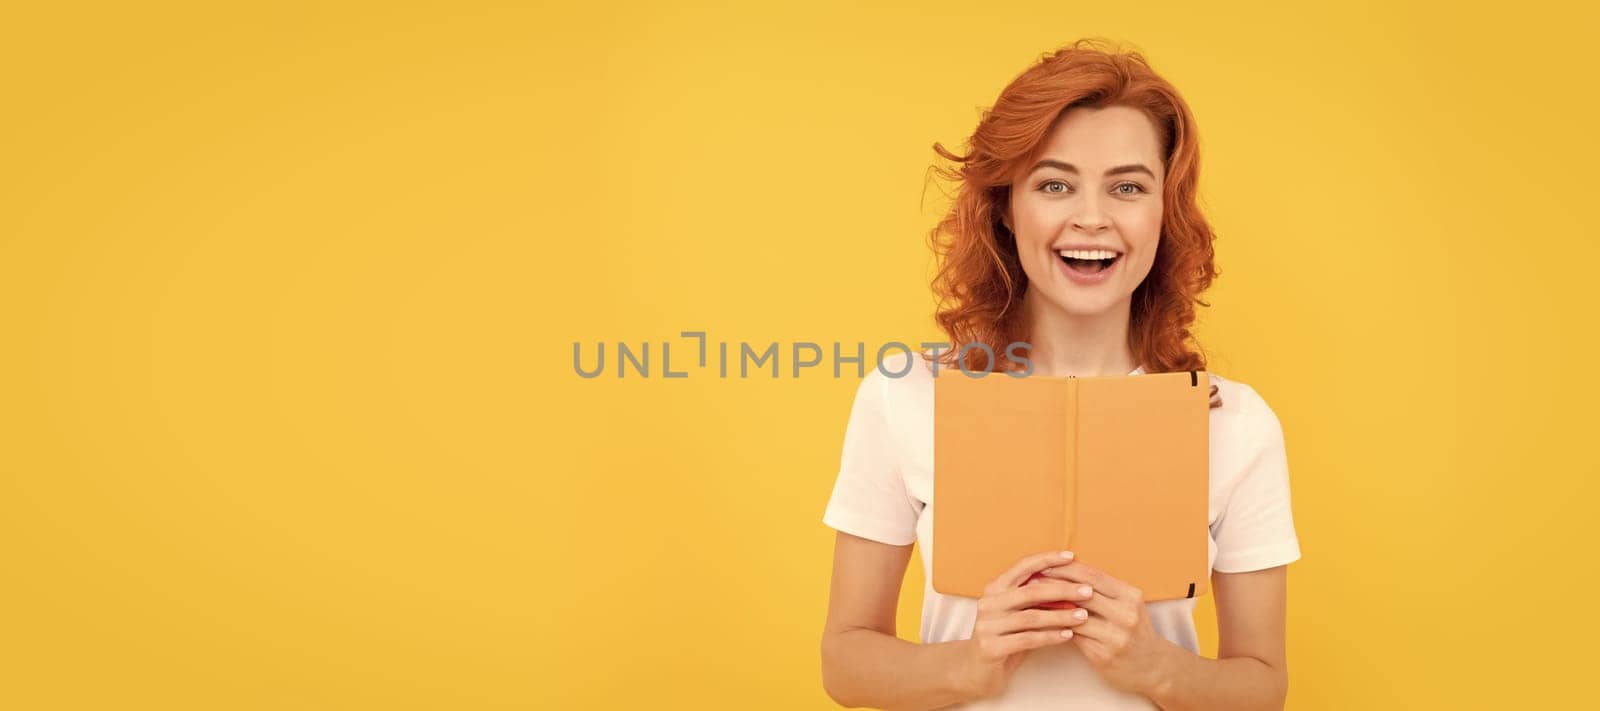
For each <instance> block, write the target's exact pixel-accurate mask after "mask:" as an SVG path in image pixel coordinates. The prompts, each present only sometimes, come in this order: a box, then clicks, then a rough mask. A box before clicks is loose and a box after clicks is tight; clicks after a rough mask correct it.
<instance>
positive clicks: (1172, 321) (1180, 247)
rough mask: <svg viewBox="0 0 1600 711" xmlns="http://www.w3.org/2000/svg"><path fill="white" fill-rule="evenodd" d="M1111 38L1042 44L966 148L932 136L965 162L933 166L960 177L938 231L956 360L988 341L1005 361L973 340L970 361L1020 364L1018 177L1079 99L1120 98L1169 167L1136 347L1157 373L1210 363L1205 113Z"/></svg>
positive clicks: (934, 242) (942, 306)
mask: <svg viewBox="0 0 1600 711" xmlns="http://www.w3.org/2000/svg"><path fill="white" fill-rule="evenodd" d="M1107 44H1108V43H1107V42H1106V41H1105V40H1102V39H1099V38H1086V39H1080V40H1078V41H1076V42H1074V43H1072V44H1070V45H1068V46H1066V47H1062V48H1060V49H1058V50H1056V51H1054V52H1047V53H1045V54H1044V55H1042V56H1041V57H1040V60H1039V61H1038V63H1036V64H1035V65H1033V66H1032V67H1030V68H1028V69H1027V71H1024V72H1023V73H1022V74H1020V75H1018V76H1017V78H1016V79H1013V80H1012V81H1011V83H1010V84H1008V85H1007V86H1006V87H1005V89H1004V90H1003V91H1001V92H1000V97H999V99H998V100H997V101H995V104H994V106H993V107H992V108H990V109H988V110H986V111H984V112H983V117H982V119H981V120H980V121H979V122H978V127H977V129H976V130H974V131H973V134H972V136H971V138H969V139H968V141H967V145H968V148H969V151H968V153H967V154H966V155H954V154H952V153H950V152H949V151H948V150H946V149H945V148H944V146H942V145H940V144H939V143H934V144H933V150H934V152H936V153H938V154H939V155H940V156H943V157H944V158H945V159H947V160H950V161H954V163H955V165H954V166H951V167H944V166H937V165H936V166H935V167H934V168H933V169H932V170H933V171H936V172H937V174H938V175H939V176H941V177H943V178H945V179H946V180H949V181H953V182H956V183H958V184H959V188H958V191H957V193H956V196H955V199H954V202H953V204H952V205H951V206H950V209H949V211H948V212H947V213H946V214H945V216H944V217H943V219H941V220H940V222H939V224H938V225H937V226H936V227H935V228H934V229H933V230H932V231H931V232H930V233H929V235H928V237H929V245H930V247H931V248H932V249H933V251H934V254H935V255H936V256H937V257H938V259H939V270H938V275H937V276H936V277H935V278H934V280H933V284H932V286H933V290H934V294H935V295H936V297H937V302H938V306H937V311H936V315H935V320H937V321H938V323H939V326H940V327H941V328H943V329H944V331H945V333H946V334H948V336H949V338H950V343H951V344H952V346H951V350H949V351H947V352H945V354H944V355H942V356H940V360H941V361H942V362H944V363H945V364H947V365H949V366H950V367H952V368H954V367H956V365H957V360H958V359H959V358H960V351H961V349H962V346H964V345H967V344H978V343H982V344H986V345H988V346H989V348H990V350H991V352H992V353H994V354H995V358H994V362H992V363H985V362H984V361H985V360H988V356H987V354H985V353H983V352H982V351H981V350H980V349H978V348H975V347H974V348H971V349H968V351H967V355H966V360H967V362H966V363H965V367H966V368H967V369H968V370H971V371H983V370H991V371H999V370H1018V369H1020V367H1021V364H1019V363H1015V362H1012V361H1009V360H1007V359H1006V358H1005V352H1006V351H1005V349H1006V346H1007V345H1008V344H1011V343H1014V342H1018V341H1028V340H1029V339H1028V334H1027V333H1025V331H1026V329H1027V323H1026V320H1025V319H1024V318H1023V317H1022V315H1021V314H1020V313H1019V312H1020V311H1022V309H1021V308H1019V307H1020V306H1021V304H1022V295H1023V292H1024V290H1026V289H1027V287H1028V277H1027V275H1026V274H1025V273H1024V272H1023V271H1022V264H1021V262H1020V261H1019V259H1018V256H1017V245H1016V238H1015V236H1014V235H1012V234H1011V232H1010V231H1009V230H1007V229H1006V228H1005V226H1004V225H1003V224H1001V223H1000V215H1001V214H1002V211H1003V210H1004V209H1005V206H1006V204H1007V201H1009V200H1010V191H1011V184H1012V181H1013V178H1014V177H1016V176H1017V175H1018V174H1019V171H1025V170H1026V169H1027V166H1029V165H1032V164H1033V162H1034V161H1035V160H1036V159H1037V158H1038V157H1039V153H1040V152H1041V151H1042V150H1043V148H1044V143H1045V138H1046V136H1047V134H1048V133H1049V132H1050V129H1051V128H1052V127H1053V126H1054V125H1055V123H1056V121H1057V119H1058V118H1059V117H1060V116H1061V115H1062V114H1063V113H1064V112H1066V111H1067V110H1068V109H1071V108H1075V107H1079V106H1086V107H1095V108H1099V107H1105V106H1113V105H1120V106H1128V107H1132V108H1136V109H1139V110H1140V111H1142V112H1144V114H1145V115H1146V116H1149V117H1150V119H1151V121H1152V122H1154V123H1155V125H1156V129H1157V133H1158V135H1159V137H1160V139H1161V141H1162V146H1161V149H1162V154H1163V156H1164V162H1165V170H1166V179H1165V180H1164V185H1165V186H1166V187H1165V189H1164V190H1163V193H1164V194H1163V200H1164V201H1165V202H1164V203H1163V205H1162V217H1161V236H1160V241H1159V246H1158V248H1157V250H1156V256H1155V263H1154V264H1153V265H1152V266H1151V269H1150V274H1149V275H1148V276H1147V277H1146V278H1145V280H1144V282H1143V283H1141V284H1140V285H1139V286H1138V287H1137V288H1136V289H1134V292H1133V299H1132V305H1131V313H1130V314H1129V328H1128V341H1129V344H1128V345H1129V348H1130V350H1131V351H1132V352H1133V355H1134V357H1135V358H1136V359H1138V362H1139V363H1140V364H1142V365H1143V366H1144V367H1145V370H1146V372H1151V373H1164V372H1178V371H1185V370H1204V369H1205V367H1206V361H1205V357H1204V356H1203V355H1202V354H1201V353H1200V351H1199V346H1198V344H1197V343H1196V344H1195V346H1194V347H1193V348H1191V347H1190V344H1191V343H1192V342H1193V341H1194V338H1193V336H1192V335H1191V334H1190V332H1189V327H1190V325H1191V324H1193V323H1194V317H1195V305H1196V304H1199V305H1201V306H1210V304H1208V303H1206V302H1204V301H1202V300H1200V298H1199V297H1200V294H1201V293H1202V292H1204V291H1205V290H1206V289H1207V288H1208V287H1210V285H1211V281H1212V280H1213V279H1214V278H1215V277H1216V275H1217V269H1216V266H1215V264H1213V251H1212V246H1211V243H1212V240H1213V239H1214V237H1213V234H1212V231H1211V227H1210V226H1209V225H1208V224H1207V223H1206V220H1205V217H1204V216H1203V215H1202V214H1201V212H1200V208H1199V206H1198V205H1197V204H1196V191H1197V182H1198V177H1199V165H1200V154H1199V143H1198V140H1197V138H1196V133H1195V132H1196V127H1195V121H1194V116H1193V115H1192V114H1191V113H1190V111H1189V106H1188V105H1187V104H1186V103H1184V100H1183V98H1182V97H1181V96H1179V94H1178V91H1177V89H1175V88H1174V87H1173V86H1172V85H1171V84H1170V83H1168V82H1167V81H1166V80H1165V79H1162V78H1161V77H1160V76H1158V75H1156V73H1155V71H1153V70H1152V69H1151V68H1150V65H1149V64H1148V63H1146V61H1145V59H1144V57H1143V56H1142V55H1141V54H1140V53H1139V52H1137V51H1120V50H1117V49H1115V48H1108V47H1107V46H1106V45H1107ZM930 177H931V176H930ZM924 357H925V358H926V357H927V356H924Z"/></svg>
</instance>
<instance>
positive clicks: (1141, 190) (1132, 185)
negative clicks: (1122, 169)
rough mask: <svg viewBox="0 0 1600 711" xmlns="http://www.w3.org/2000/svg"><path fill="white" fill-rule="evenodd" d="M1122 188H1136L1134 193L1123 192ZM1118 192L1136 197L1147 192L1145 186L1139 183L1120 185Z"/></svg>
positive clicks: (1118, 185)
mask: <svg viewBox="0 0 1600 711" xmlns="http://www.w3.org/2000/svg"><path fill="white" fill-rule="evenodd" d="M1122 188H1134V192H1131V193H1130V192H1123V191H1122ZM1117 190H1118V192H1122V194H1123V195H1136V194H1138V193H1142V192H1146V191H1145V189H1144V186H1143V185H1140V184H1138V183H1118V184H1117Z"/></svg>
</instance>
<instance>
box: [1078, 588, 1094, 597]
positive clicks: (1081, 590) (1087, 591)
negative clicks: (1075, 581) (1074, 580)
mask: <svg viewBox="0 0 1600 711" xmlns="http://www.w3.org/2000/svg"><path fill="white" fill-rule="evenodd" d="M1078 594H1079V595H1082V596H1084V597H1089V596H1090V595H1093V594H1094V588H1091V587H1089V586H1087V585H1085V586H1083V587H1081V588H1078Z"/></svg>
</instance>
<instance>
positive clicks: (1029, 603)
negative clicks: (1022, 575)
mask: <svg viewBox="0 0 1600 711" xmlns="http://www.w3.org/2000/svg"><path fill="white" fill-rule="evenodd" d="M1087 587H1089V586H1087V585H1084V584H1082V583H1069V582H1063V581H1054V580H1040V581H1038V582H1033V583H1029V584H1027V585H1023V586H1021V587H1016V588H1012V589H1010V590H1007V591H1005V592H1003V593H1000V594H999V595H996V596H994V597H995V600H996V602H997V603H998V607H999V608H1000V609H1001V610H1021V609H1025V608H1029V607H1034V606H1036V605H1039V604H1040V603H1045V602H1056V601H1060V600H1068V601H1071V602H1078V601H1079V600H1086V599H1088V598H1089V597H1092V596H1093V595H1094V589H1093V588H1090V589H1089V590H1088V591H1087V592H1085V591H1084V588H1087Z"/></svg>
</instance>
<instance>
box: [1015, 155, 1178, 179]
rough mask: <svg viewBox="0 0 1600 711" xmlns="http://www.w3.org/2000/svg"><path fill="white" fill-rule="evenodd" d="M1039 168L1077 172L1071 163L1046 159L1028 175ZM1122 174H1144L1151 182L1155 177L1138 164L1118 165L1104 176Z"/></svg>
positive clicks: (1109, 169) (1036, 164)
mask: <svg viewBox="0 0 1600 711" xmlns="http://www.w3.org/2000/svg"><path fill="white" fill-rule="evenodd" d="M1040 168H1055V169H1057V170H1062V171H1065V172H1068V173H1076V172H1078V168H1077V166H1074V165H1073V164H1071V163H1063V162H1061V161H1058V160H1056V159H1054V158H1046V159H1044V160H1042V161H1039V162H1038V163H1035V164H1033V170H1030V171H1028V174H1029V175H1032V174H1033V173H1035V172H1038V170H1039V169H1040ZM1123 173H1144V174H1145V175H1148V176H1150V179H1151V180H1155V177H1156V174H1155V173H1152V172H1150V169H1149V168H1146V167H1144V165H1143V164H1140V163H1130V164H1128V165H1119V166H1116V167H1114V168H1108V169H1107V170H1106V175H1122V174H1123Z"/></svg>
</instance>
